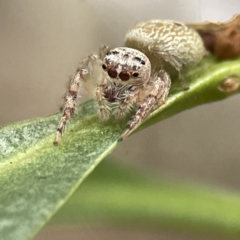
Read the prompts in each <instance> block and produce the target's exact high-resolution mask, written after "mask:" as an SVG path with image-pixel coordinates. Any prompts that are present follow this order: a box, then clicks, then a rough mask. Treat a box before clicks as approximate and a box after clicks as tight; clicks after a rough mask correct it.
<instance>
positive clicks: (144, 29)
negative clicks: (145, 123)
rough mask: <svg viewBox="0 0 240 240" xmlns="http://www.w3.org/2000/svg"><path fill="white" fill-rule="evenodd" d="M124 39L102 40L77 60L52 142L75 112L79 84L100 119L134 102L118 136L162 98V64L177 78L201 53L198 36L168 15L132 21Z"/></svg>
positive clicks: (120, 113)
mask: <svg viewBox="0 0 240 240" xmlns="http://www.w3.org/2000/svg"><path fill="white" fill-rule="evenodd" d="M126 45H127V46H128V47H118V48H115V49H113V50H109V49H108V47H106V46H105V47H103V48H102V49H101V50H100V54H99V56H97V55H94V54H92V55H90V56H89V57H87V58H86V59H84V60H83V61H82V63H81V64H80V67H79V68H78V69H77V71H76V74H75V75H74V76H73V78H72V79H71V82H70V86H69V90H68V93H67V96H66V102H65V106H64V108H63V114H62V117H61V119H60V122H59V125H58V127H57V133H56V136H55V138H54V144H55V145H57V144H58V142H59V140H60V136H61V135H62V132H63V129H64V127H65V125H66V122H67V120H68V119H69V118H70V117H71V116H72V115H73V113H74V109H75V106H76V104H77V98H78V92H79V89H80V87H81V84H82V85H83V86H84V87H85V88H86V89H87V91H88V92H89V93H90V94H91V95H92V96H94V97H95V99H96V102H97V105H98V115H99V117H100V119H102V120H108V119H109V117H110V115H113V116H114V117H115V118H116V119H121V118H123V117H124V116H126V114H127V113H128V112H129V111H130V110H131V109H132V108H133V107H137V111H136V114H135V115H134V117H133V119H132V120H131V121H130V122H129V124H128V126H127V129H126V130H125V132H124V133H123V134H122V135H121V137H120V139H123V138H125V137H127V136H128V134H129V132H130V131H131V130H132V129H133V128H134V127H135V126H136V125H137V124H138V123H139V122H141V121H142V119H143V118H145V117H146V116H147V115H148V114H149V113H150V112H151V111H153V109H155V108H158V107H160V106H161V105H163V104H164V103H165V102H166V100H167V97H168V93H169V90H170V86H171V79H170V77H169V74H168V73H167V71H166V70H165V64H166V63H169V64H170V65H171V66H172V67H173V68H174V69H176V70H177V71H178V72H179V78H180V79H182V77H181V70H182V68H183V67H185V66H186V67H188V66H190V65H192V64H195V63H197V62H199V61H200V60H201V58H202V56H203V53H204V47H203V43H202V40H201V38H200V36H199V35H198V34H197V33H196V32H195V31H193V30H192V29H190V28H188V27H187V26H186V25H184V24H182V23H179V22H174V21H170V20H169V21H161V20H150V21H147V22H142V23H140V24H138V25H136V26H135V28H133V29H132V30H131V31H130V32H129V33H128V34H127V38H126ZM137 49H138V50H137ZM150 61H151V62H150Z"/></svg>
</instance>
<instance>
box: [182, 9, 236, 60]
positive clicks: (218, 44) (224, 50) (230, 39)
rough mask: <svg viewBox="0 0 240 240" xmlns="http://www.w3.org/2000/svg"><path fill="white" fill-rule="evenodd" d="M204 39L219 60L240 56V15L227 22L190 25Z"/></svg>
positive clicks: (209, 49) (207, 47)
mask: <svg viewBox="0 0 240 240" xmlns="http://www.w3.org/2000/svg"><path fill="white" fill-rule="evenodd" d="M187 25H188V26H190V27H192V28H193V29H195V30H196V31H197V32H198V33H199V34H200V35H201V37H202V39H203V41H204V44H205V47H206V49H207V50H208V51H210V52H211V53H213V54H214V55H215V56H216V57H217V58H218V59H221V60H225V59H231V58H236V57H239V56H240V14H237V15H235V16H233V17H232V18H231V19H230V20H228V21H225V22H209V21H207V22H200V23H188V24H187Z"/></svg>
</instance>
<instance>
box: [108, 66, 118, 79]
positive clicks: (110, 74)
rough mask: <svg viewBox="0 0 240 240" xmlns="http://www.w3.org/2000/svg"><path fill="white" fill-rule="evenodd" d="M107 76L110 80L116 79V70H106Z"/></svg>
mask: <svg viewBox="0 0 240 240" xmlns="http://www.w3.org/2000/svg"><path fill="white" fill-rule="evenodd" d="M108 75H109V77H111V78H116V77H117V71H116V69H115V68H110V69H109V70H108Z"/></svg>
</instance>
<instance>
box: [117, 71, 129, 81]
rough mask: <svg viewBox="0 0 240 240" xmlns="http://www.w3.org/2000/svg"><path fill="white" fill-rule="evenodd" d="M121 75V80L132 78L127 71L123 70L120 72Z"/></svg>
mask: <svg viewBox="0 0 240 240" xmlns="http://www.w3.org/2000/svg"><path fill="white" fill-rule="evenodd" d="M119 77H120V79H121V80H123V81H127V80H128V79H129V78H130V75H129V73H128V72H127V71H122V72H120V74H119Z"/></svg>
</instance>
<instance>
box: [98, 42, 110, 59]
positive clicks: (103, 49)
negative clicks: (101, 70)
mask: <svg viewBox="0 0 240 240" xmlns="http://www.w3.org/2000/svg"><path fill="white" fill-rule="evenodd" d="M109 50H110V48H109V46H107V45H103V46H101V47H100V49H99V58H100V59H101V60H103V58H104V57H105V56H106V53H107V52H109Z"/></svg>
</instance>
